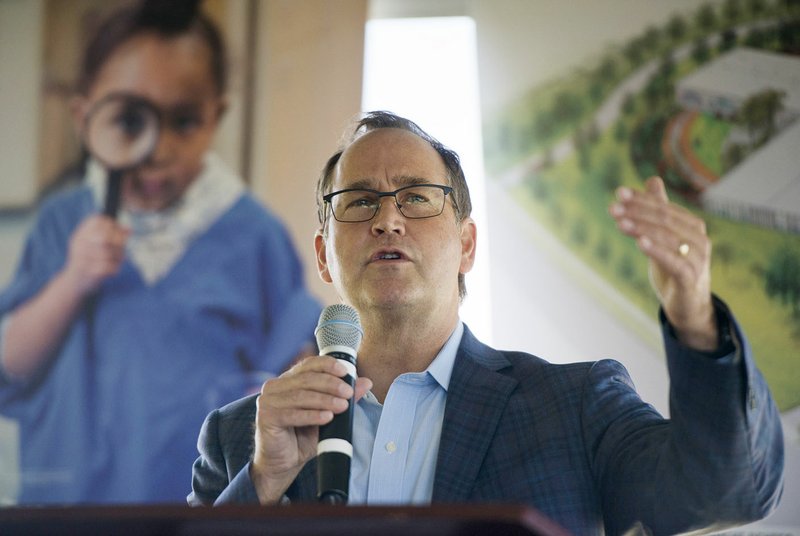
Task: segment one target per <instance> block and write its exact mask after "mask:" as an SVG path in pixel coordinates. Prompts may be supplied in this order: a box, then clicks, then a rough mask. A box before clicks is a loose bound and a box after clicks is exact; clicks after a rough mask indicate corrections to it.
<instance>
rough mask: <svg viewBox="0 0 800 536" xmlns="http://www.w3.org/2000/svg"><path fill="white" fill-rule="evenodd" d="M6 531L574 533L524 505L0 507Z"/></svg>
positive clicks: (149, 535)
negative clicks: (568, 531)
mask: <svg viewBox="0 0 800 536" xmlns="http://www.w3.org/2000/svg"><path fill="white" fill-rule="evenodd" d="M0 534H3V535H4V536H23V535H24V536H37V535H47V536H50V535H73V534H74V535H78V534H80V535H114V536H173V535H174V536H195V535H196V536H255V535H270V536H272V535H274V536H311V535H313V536H334V535H340V534H341V535H347V536H359V535H365V536H367V535H369V536H434V535H435V536H456V535H458V536H462V535H464V536H466V535H469V536H478V535H491V536H495V535H513V536H525V535H539V536H566V535H567V534H568V533H567V532H566V531H565V530H564V529H563V528H561V527H560V526H558V525H557V524H556V523H554V522H553V521H551V520H549V519H548V518H546V517H545V516H544V515H543V514H541V513H539V512H538V511H536V510H533V509H531V508H528V507H524V506H513V505H491V504H459V505H437V506H425V507H421V506H420V507H414V506H411V507H409V506H398V507H376V506H325V505H314V504H312V505H292V506H274V507H262V506H243V505H242V506H238V505H236V506H222V507H216V508H190V507H188V506H182V505H175V506H78V507H63V508H62V507H41V508H36V507H34V508H30V507H28V508H16V507H14V508H0Z"/></svg>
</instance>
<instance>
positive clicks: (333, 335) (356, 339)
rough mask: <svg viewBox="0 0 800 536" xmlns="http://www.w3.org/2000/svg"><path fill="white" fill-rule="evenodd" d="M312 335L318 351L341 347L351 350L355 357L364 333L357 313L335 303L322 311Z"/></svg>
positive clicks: (341, 304)
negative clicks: (315, 337)
mask: <svg viewBox="0 0 800 536" xmlns="http://www.w3.org/2000/svg"><path fill="white" fill-rule="evenodd" d="M314 335H316V336H317V347H318V348H319V349H320V350H322V349H324V348H327V347H329V346H343V347H346V348H350V349H352V350H353V353H352V355H353V356H355V355H356V353H357V352H358V347H359V346H361V337H363V336H364V332H363V331H362V330H361V320H359V318H358V312H357V311H356V310H355V309H353V308H352V307H350V306H349V305H345V304H343V303H337V304H334V305H329V306H327V307H326V308H325V309H323V310H322V314H320V315H319V323H318V324H317V329H316V330H314Z"/></svg>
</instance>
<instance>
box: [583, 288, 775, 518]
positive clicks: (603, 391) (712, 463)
mask: <svg viewBox="0 0 800 536" xmlns="http://www.w3.org/2000/svg"><path fill="white" fill-rule="evenodd" d="M718 307H722V308H723V309H722V312H723V313H724V315H727V318H728V321H729V322H730V325H731V327H732V330H733V334H734V339H735V341H736V344H735V346H736V350H735V352H733V353H732V354H730V355H726V356H722V357H719V358H717V359H712V358H710V357H708V356H707V355H704V354H702V353H698V352H695V351H693V350H691V349H689V348H687V347H685V346H683V345H682V344H681V343H680V342H679V341H678V340H677V339H676V338H675V337H674V336H673V334H672V333H671V330H670V329H669V327H668V326H664V330H663V331H664V342H665V349H666V354H667V364H668V369H669V373H670V419H669V420H662V419H660V418H659V416H658V414H657V412H656V411H655V410H654V409H653V408H652V407H650V406H649V405H646V404H643V403H641V401H640V400H639V399H638V395H636V392H635V390H634V387H633V383H632V381H631V379H630V377H629V376H628V373H627V372H626V371H625V369H624V367H622V365H620V364H619V363H616V362H614V361H608V360H606V361H600V362H598V363H596V364H595V365H594V366H593V367H592V368H591V370H590V372H589V374H588V375H587V378H586V382H585V383H584V388H583V393H584V394H583V396H582V419H583V422H584V426H583V430H584V440H585V441H586V443H587V448H588V449H589V452H590V456H591V460H590V463H591V465H592V468H593V472H594V474H595V481H596V482H598V484H599V487H600V494H601V500H602V502H603V510H604V512H605V518H606V519H605V522H606V530H607V531H608V532H610V533H621V532H624V531H625V530H627V529H629V528H630V527H631V526H634V525H636V524H639V525H644V526H645V527H646V528H647V529H648V530H650V531H651V532H652V533H653V534H675V533H679V532H686V531H689V530H693V529H698V528H701V527H706V528H708V527H712V528H714V529H717V530H718V529H721V528H722V527H725V526H730V525H734V524H742V523H747V522H750V521H754V520H757V519H761V518H763V517H764V516H766V515H767V514H768V513H769V512H771V511H772V510H773V509H774V508H775V507H776V506H777V504H778V502H779V499H780V495H781V491H782V488H783V435H782V430H781V423H780V415H779V413H778V410H777V408H776V406H775V403H774V401H773V400H772V397H771V395H770V393H769V389H768V388H767V385H766V383H765V381H764V378H763V377H762V376H761V374H760V373H759V371H758V370H757V368H756V367H755V364H754V362H753V356H752V352H751V350H750V348H749V345H748V343H747V340H746V338H745V337H744V334H743V332H742V330H741V329H740V327H739V326H738V324H737V323H736V321H735V319H734V318H733V316H732V315H731V314H730V312H729V311H728V310H727V308H726V307H724V305H722V304H721V302H720V303H718Z"/></svg>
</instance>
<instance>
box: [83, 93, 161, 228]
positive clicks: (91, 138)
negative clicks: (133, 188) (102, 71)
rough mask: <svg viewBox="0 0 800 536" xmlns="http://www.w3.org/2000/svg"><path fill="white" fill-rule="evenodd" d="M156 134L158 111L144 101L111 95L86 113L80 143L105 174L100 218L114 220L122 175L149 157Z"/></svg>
mask: <svg viewBox="0 0 800 536" xmlns="http://www.w3.org/2000/svg"><path fill="white" fill-rule="evenodd" d="M158 134H159V114H158V109H157V108H156V107H155V106H154V105H153V104H152V103H151V102H150V101H148V100H147V99H143V98H141V97H137V96H134V95H129V94H125V93H114V94H111V95H108V96H107V97H104V98H103V99H101V100H100V101H99V102H98V103H97V104H95V105H94V106H93V107H92V109H91V110H89V113H88V114H87V116H86V120H85V123H84V128H83V141H84V143H85V145H86V149H87V150H88V151H89V153H90V154H91V155H92V156H93V157H94V158H95V159H96V160H98V161H99V162H100V163H101V164H102V165H103V166H104V167H105V168H106V171H107V172H108V179H107V180H108V187H107V188H106V199H105V207H104V209H103V213H104V214H106V215H108V216H110V217H112V218H115V217H116V215H117V211H118V209H119V203H120V193H121V192H120V190H121V184H122V177H123V175H124V174H125V173H126V172H128V171H130V170H132V169H134V168H136V166H138V165H140V164H141V163H142V162H144V161H145V160H147V159H148V158H149V157H150V155H151V154H152V152H153V150H154V149H155V147H156V143H157V142H158Z"/></svg>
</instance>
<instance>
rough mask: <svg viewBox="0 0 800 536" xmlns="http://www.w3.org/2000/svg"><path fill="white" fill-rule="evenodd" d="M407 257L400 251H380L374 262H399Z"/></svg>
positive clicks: (373, 258) (374, 257)
mask: <svg viewBox="0 0 800 536" xmlns="http://www.w3.org/2000/svg"><path fill="white" fill-rule="evenodd" d="M404 258H405V256H404V255H403V254H402V253H400V252H399V251H379V252H378V253H376V254H375V255H374V256H373V257H372V260H373V261H399V260H402V259H404Z"/></svg>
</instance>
